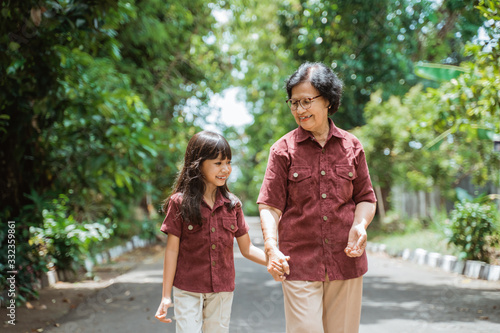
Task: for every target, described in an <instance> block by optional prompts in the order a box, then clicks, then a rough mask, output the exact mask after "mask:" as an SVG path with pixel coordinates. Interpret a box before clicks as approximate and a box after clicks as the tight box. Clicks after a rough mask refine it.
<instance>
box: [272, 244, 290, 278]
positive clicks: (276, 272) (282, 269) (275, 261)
mask: <svg viewBox="0 0 500 333" xmlns="http://www.w3.org/2000/svg"><path fill="white" fill-rule="evenodd" d="M267 256H268V261H267V271H268V272H269V274H271V275H272V277H273V278H274V280H275V281H280V282H282V281H284V280H286V276H285V274H290V266H288V260H289V259H290V257H289V256H285V255H284V254H283V253H281V251H280V250H278V249H277V248H274V249H270V250H269V251H267Z"/></svg>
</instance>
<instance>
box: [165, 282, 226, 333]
mask: <svg viewBox="0 0 500 333" xmlns="http://www.w3.org/2000/svg"><path fill="white" fill-rule="evenodd" d="M173 291H174V293H173V294H174V295H173V296H174V316H175V318H174V319H175V321H176V323H175V325H176V326H175V327H176V332H177V333H201V332H203V333H227V332H229V319H230V318H231V305H232V303H233V293H232V292H220V293H193V292H189V291H184V290H181V289H178V288H176V287H173Z"/></svg>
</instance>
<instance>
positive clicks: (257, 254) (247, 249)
mask: <svg viewBox="0 0 500 333" xmlns="http://www.w3.org/2000/svg"><path fill="white" fill-rule="evenodd" d="M236 241H237V242H238V247H239V248H240V252H241V254H242V255H243V257H245V258H247V259H249V260H252V261H253V262H256V263H258V264H261V265H264V266H266V264H267V262H266V255H265V253H264V251H262V250H261V249H259V248H258V247H255V246H254V245H253V244H252V241H251V240H250V236H249V235H248V233H247V234H244V235H243V236H241V237H237V238H236Z"/></svg>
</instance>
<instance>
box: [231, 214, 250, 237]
mask: <svg viewBox="0 0 500 333" xmlns="http://www.w3.org/2000/svg"><path fill="white" fill-rule="evenodd" d="M235 209H236V210H237V211H236V223H237V225H238V231H236V232H235V234H234V237H236V238H238V237H241V236H243V235H245V234H247V233H248V231H249V230H250V227H249V226H248V224H247V222H246V221H245V217H244V216H243V211H242V210H241V207H236V208H235Z"/></svg>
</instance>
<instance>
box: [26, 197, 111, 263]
mask: <svg viewBox="0 0 500 333" xmlns="http://www.w3.org/2000/svg"><path fill="white" fill-rule="evenodd" d="M67 202H68V197H67V196H65V195H63V194H61V195H59V199H55V200H53V201H52V207H51V209H44V210H43V212H42V215H43V227H42V228H36V227H31V228H30V232H31V235H32V242H33V243H35V244H38V245H39V247H40V249H41V253H42V254H43V255H45V256H47V257H48V258H49V260H48V261H52V262H53V263H54V264H55V266H56V267H58V268H60V269H63V270H65V269H67V270H74V269H75V268H76V266H77V265H78V264H81V263H82V261H83V260H84V258H85V257H86V256H87V255H88V254H89V252H90V248H91V246H92V245H94V244H95V243H96V242H100V241H102V240H104V239H107V238H109V236H110V235H111V234H112V229H110V228H108V227H106V225H109V224H110V219H109V218H106V219H105V220H104V221H102V222H100V223H98V222H96V223H79V222H78V221H76V220H75V219H74V217H73V216H72V215H71V214H68V212H67V211H68V208H67V207H66V204H67Z"/></svg>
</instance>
